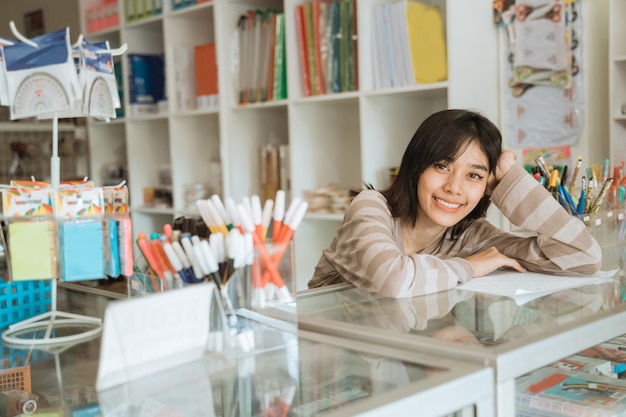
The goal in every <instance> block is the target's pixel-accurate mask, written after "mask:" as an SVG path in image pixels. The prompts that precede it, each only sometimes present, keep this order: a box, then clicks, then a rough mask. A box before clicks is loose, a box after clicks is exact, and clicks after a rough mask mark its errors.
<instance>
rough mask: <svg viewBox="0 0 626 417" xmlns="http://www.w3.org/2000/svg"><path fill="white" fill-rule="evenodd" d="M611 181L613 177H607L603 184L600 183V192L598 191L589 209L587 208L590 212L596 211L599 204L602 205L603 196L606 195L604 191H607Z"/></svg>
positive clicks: (594, 212)
mask: <svg viewBox="0 0 626 417" xmlns="http://www.w3.org/2000/svg"><path fill="white" fill-rule="evenodd" d="M612 183H613V178H607V179H606V181H604V184H602V188H601V189H600V192H599V193H598V196H597V197H596V200H595V201H594V202H593V204H592V206H591V209H589V213H590V214H592V215H593V214H596V213H597V212H598V210H599V209H600V206H602V202H603V201H604V197H605V196H606V193H607V192H608V190H609V187H610V186H611V184H612Z"/></svg>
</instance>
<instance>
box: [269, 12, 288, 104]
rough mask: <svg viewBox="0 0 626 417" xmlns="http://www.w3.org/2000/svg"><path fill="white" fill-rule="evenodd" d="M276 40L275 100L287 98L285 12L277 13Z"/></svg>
mask: <svg viewBox="0 0 626 417" xmlns="http://www.w3.org/2000/svg"><path fill="white" fill-rule="evenodd" d="M275 29H276V41H275V44H274V67H273V72H274V76H273V80H274V82H273V97H272V99H273V100H283V99H286V98H287V93H288V92H287V58H286V52H285V14H284V13H279V14H277V15H276V28H275Z"/></svg>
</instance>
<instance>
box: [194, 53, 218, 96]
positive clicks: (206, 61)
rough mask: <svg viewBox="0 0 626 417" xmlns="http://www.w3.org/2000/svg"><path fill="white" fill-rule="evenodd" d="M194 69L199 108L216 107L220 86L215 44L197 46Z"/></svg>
mask: <svg viewBox="0 0 626 417" xmlns="http://www.w3.org/2000/svg"><path fill="white" fill-rule="evenodd" d="M194 67H195V68H194V72H195V81H196V83H195V87H196V91H195V96H196V106H197V108H212V107H216V106H217V96H218V86H217V57H216V55H215V43H214V42H210V43H206V44H203V45H197V46H195V48H194Z"/></svg>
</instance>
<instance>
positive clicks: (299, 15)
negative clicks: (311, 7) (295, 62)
mask: <svg viewBox="0 0 626 417" xmlns="http://www.w3.org/2000/svg"><path fill="white" fill-rule="evenodd" d="M304 9H305V6H304V5H302V4H298V5H296V32H297V35H298V52H299V54H298V55H299V57H300V72H301V73H302V90H303V93H304V95H305V96H310V95H311V94H312V93H313V90H312V87H311V68H310V66H309V54H308V47H307V29H306V25H305V21H306V17H305V12H304Z"/></svg>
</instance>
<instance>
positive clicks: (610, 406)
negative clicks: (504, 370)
mask: <svg viewBox="0 0 626 417" xmlns="http://www.w3.org/2000/svg"><path fill="white" fill-rule="evenodd" d="M515 384H516V402H517V409H518V410H520V412H527V413H539V415H544V416H557V415H559V416H561V415H565V416H581V415H593V416H598V417H603V416H616V415H623V414H624V413H626V381H624V380H621V379H616V378H611V377H608V376H604V375H594V374H591V373H588V372H584V371H571V370H568V369H559V368H555V367H553V366H546V367H543V368H540V369H538V370H535V371H533V372H531V373H529V374H526V375H523V376H521V377H519V378H517V379H516V382H515ZM531 415H532V414H531Z"/></svg>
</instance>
